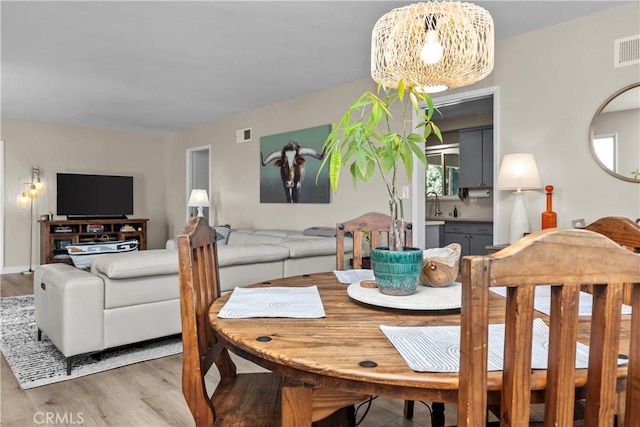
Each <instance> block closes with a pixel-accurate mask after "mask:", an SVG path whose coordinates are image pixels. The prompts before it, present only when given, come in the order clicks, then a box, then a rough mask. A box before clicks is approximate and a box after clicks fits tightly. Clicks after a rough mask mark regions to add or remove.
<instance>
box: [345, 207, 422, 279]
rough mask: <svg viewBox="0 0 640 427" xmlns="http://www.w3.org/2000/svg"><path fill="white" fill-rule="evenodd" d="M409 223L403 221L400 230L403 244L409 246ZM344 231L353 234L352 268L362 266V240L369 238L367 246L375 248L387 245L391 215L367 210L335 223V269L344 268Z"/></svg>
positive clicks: (410, 239) (410, 238)
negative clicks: (355, 216) (354, 216)
mask: <svg viewBox="0 0 640 427" xmlns="http://www.w3.org/2000/svg"><path fill="white" fill-rule="evenodd" d="M411 229H412V226H411V223H409V222H408V223H405V224H404V228H403V230H400V233H401V236H402V239H403V241H404V245H405V246H411V241H412V235H411V234H412V232H411ZM346 233H351V234H352V235H353V268H356V269H357V268H362V257H363V256H365V254H364V252H363V251H364V245H363V240H364V238H365V236H366V237H367V239H368V240H369V246H370V249H371V248H375V247H378V246H381V245H387V244H388V242H389V234H390V233H391V216H389V215H385V214H383V213H379V212H369V213H365V214H363V215H360V216H359V217H357V218H354V219H352V220H349V221H346V222H339V223H338V224H336V269H337V270H345V259H344V237H345V234H346Z"/></svg>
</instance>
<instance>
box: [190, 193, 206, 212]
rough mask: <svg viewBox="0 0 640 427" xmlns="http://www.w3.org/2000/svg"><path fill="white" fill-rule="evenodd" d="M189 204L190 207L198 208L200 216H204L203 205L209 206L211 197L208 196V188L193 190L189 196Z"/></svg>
mask: <svg viewBox="0 0 640 427" xmlns="http://www.w3.org/2000/svg"><path fill="white" fill-rule="evenodd" d="M187 206H189V207H190V208H193V207H195V208H198V216H204V213H203V211H202V208H203V207H209V197H208V196H207V190H191V195H190V196H189V202H188V203H187Z"/></svg>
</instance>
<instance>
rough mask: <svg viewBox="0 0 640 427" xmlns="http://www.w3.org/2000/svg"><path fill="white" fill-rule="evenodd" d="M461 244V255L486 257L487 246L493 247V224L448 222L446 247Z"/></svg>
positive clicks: (445, 229) (445, 237)
mask: <svg viewBox="0 0 640 427" xmlns="http://www.w3.org/2000/svg"><path fill="white" fill-rule="evenodd" d="M451 243H459V244H460V246H461V251H460V255H461V256H465V255H486V254H487V249H486V247H487V246H491V245H493V223H492V222H477V221H468V222H465V221H456V222H452V221H446V222H445V225H444V246H446V245H449V244H451Z"/></svg>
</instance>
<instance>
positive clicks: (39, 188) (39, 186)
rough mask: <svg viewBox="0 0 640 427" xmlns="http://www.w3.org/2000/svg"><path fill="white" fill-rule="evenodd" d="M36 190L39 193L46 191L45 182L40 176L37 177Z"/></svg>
mask: <svg viewBox="0 0 640 427" xmlns="http://www.w3.org/2000/svg"><path fill="white" fill-rule="evenodd" d="M36 190H37V191H38V193H42V191H44V182H42V180H41V179H40V178H39V177H38V179H36Z"/></svg>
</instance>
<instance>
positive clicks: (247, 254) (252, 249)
mask: <svg viewBox="0 0 640 427" xmlns="http://www.w3.org/2000/svg"><path fill="white" fill-rule="evenodd" d="M233 234H235V232H233V233H231V235H233ZM288 257H289V249H288V248H286V247H284V246H279V245H273V244H268V243H252V244H248V245H236V244H234V245H226V246H220V247H219V248H218V265H219V266H220V267H224V266H225V265H237V264H256V263H261V262H270V261H279V260H283V259H285V258H288Z"/></svg>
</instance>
